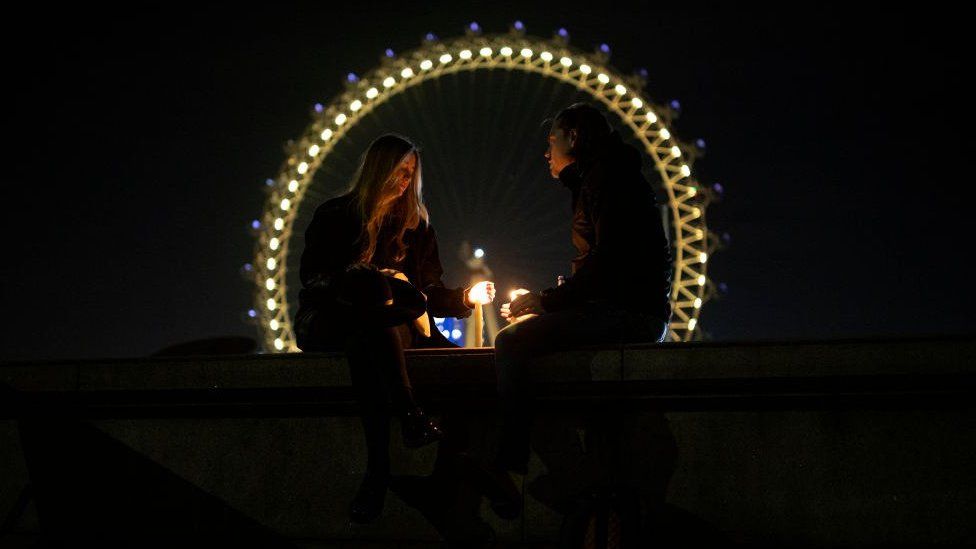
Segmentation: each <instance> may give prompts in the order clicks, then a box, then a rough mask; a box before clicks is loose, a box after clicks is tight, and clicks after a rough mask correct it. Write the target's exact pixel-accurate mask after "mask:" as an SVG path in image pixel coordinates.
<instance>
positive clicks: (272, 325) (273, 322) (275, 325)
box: [268, 318, 281, 332]
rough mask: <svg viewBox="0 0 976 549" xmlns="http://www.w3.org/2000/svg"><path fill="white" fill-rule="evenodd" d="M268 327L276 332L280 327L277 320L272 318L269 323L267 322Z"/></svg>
mask: <svg viewBox="0 0 976 549" xmlns="http://www.w3.org/2000/svg"><path fill="white" fill-rule="evenodd" d="M268 327H270V328H271V329H272V330H274V331H276V332H277V331H278V328H280V327H281V326H280V325H279V324H278V319H276V318H272V319H271V322H268Z"/></svg>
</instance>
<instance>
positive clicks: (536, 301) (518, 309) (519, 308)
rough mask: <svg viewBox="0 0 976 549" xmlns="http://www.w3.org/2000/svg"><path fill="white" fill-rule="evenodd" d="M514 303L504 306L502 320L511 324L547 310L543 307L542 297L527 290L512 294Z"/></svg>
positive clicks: (516, 291) (519, 290)
mask: <svg viewBox="0 0 976 549" xmlns="http://www.w3.org/2000/svg"><path fill="white" fill-rule="evenodd" d="M511 298H512V302H511V303H505V304H504V305H502V318H505V319H507V320H508V321H509V322H518V321H519V320H521V319H522V318H523V317H526V316H529V315H540V314H542V313H545V312H546V310H545V309H544V308H543V307H542V296H540V295H539V294H534V293H532V292H530V291H528V290H526V289H518V290H515V291H513V292H512V295H511Z"/></svg>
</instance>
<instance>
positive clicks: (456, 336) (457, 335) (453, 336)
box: [444, 328, 462, 339]
mask: <svg viewBox="0 0 976 549" xmlns="http://www.w3.org/2000/svg"><path fill="white" fill-rule="evenodd" d="M444 331H445V332H446V331H447V330H444ZM461 335H462V334H461V330H458V329H457V328H454V329H453V330H451V339H461Z"/></svg>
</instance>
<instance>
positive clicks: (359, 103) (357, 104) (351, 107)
mask: <svg viewBox="0 0 976 549" xmlns="http://www.w3.org/2000/svg"><path fill="white" fill-rule="evenodd" d="M361 108H363V102H362V101H360V100H358V99H357V100H355V101H353V102H352V103H350V104H349V110H351V111H352V112H356V111H358V110H359V109H361Z"/></svg>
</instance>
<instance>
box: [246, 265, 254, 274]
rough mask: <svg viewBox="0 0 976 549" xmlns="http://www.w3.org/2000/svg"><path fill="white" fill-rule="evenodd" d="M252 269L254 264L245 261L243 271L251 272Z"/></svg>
mask: <svg viewBox="0 0 976 549" xmlns="http://www.w3.org/2000/svg"><path fill="white" fill-rule="evenodd" d="M253 270H254V265H251V264H250V263H245V264H244V271H245V272H248V273H249V272H251V271H253Z"/></svg>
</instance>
